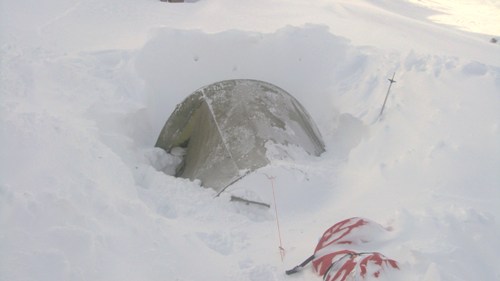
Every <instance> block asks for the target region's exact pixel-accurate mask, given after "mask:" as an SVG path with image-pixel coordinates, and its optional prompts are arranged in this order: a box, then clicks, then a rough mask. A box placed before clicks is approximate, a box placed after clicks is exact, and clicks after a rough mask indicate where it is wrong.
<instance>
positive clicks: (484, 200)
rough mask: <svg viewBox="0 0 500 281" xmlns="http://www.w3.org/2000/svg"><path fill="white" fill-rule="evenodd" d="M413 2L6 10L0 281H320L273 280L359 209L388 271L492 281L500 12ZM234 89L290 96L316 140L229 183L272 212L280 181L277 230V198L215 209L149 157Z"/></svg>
mask: <svg viewBox="0 0 500 281" xmlns="http://www.w3.org/2000/svg"><path fill="white" fill-rule="evenodd" d="M411 2H419V3H418V4H419V5H415V3H410V1H385V0H359V1H347V0H340V1H327V0H318V1H312V2H311V1H299V0H290V1H274V0H265V1H264V0H257V1H246V2H245V4H244V5H243V4H242V3H241V2H239V1H230V0H211V1H208V0H200V1H197V2H194V3H186V4H173V3H166V2H160V1H155V0H142V1H137V0H134V1H132V0H121V1H118V0H100V1H96V0H89V1H77V0H67V1H61V0H48V1H44V3H43V4H40V2H39V1H13V0H1V1H0V91H1V92H0V95H1V97H2V98H1V99H0V144H1V149H0V229H1V231H0V280H197V279H206V280H288V279H289V280H320V278H321V277H317V276H315V275H314V273H313V272H312V270H310V268H306V269H305V270H304V271H303V272H301V273H298V274H297V275H294V276H285V275H284V271H285V270H286V269H290V268H292V267H293V266H295V265H297V264H298V263H300V262H301V261H302V260H304V259H305V258H307V257H308V256H309V255H311V254H312V252H313V250H314V247H315V246H316V243H317V239H318V238H319V237H320V236H321V234H322V233H323V232H324V231H325V230H326V229H327V228H329V227H330V226H331V225H333V224H335V223H336V222H338V221H340V220H343V219H345V218H349V217H354V216H360V217H366V218H368V219H370V220H373V221H375V222H377V223H380V224H381V225H383V226H384V227H386V228H389V229H391V231H390V232H389V233H390V235H389V239H387V241H385V242H384V243H381V244H380V245H378V246H379V247H378V248H377V249H368V250H373V251H378V252H381V253H382V254H384V255H385V256H387V257H388V258H391V259H395V260H397V261H398V262H399V263H400V264H401V265H402V270H401V276H399V278H400V279H401V280H419V281H438V280H453V281H455V280H456V281H459V280H473V279H482V280H500V269H499V268H498V266H497V261H498V260H499V258H500V254H499V249H500V242H499V240H498V237H499V236H500V222H499V214H500V207H499V204H498V203H499V198H500V172H499V171H500V129H499V122H500V110H499V109H500V95H499V93H500V56H498V51H499V48H500V45H499V44H498V43H491V42H490V39H491V38H492V36H498V35H499V34H498V30H497V29H493V30H492V29H489V27H491V26H494V27H498V26H500V23H499V19H498V17H495V15H496V14H498V13H495V14H493V13H492V14H491V15H492V16H491V15H490V14H489V13H488V14H487V15H486V14H485V16H484V18H483V17H482V16H481V17H478V18H474V25H472V24H471V23H469V21H470V20H469V19H467V21H462V22H461V23H460V25H462V27H463V26H464V25H465V26H467V28H468V30H469V31H462V30H459V29H456V28H455V27H453V26H451V25H450V23H452V24H454V25H456V22H457V21H460V19H461V18H465V17H463V16H462V15H461V14H456V13H458V12H456V11H457V10H460V11H464V10H463V5H462V4H464V3H465V4H467V3H466V2H470V1H445V0H442V1H441V0H440V1H411ZM453 4H456V5H453ZM421 5H426V7H425V6H421ZM450 5H453V6H450ZM439 7H448V8H446V12H448V13H450V14H448V15H447V16H448V17H452V18H451V19H452V20H449V21H446V22H444V23H446V24H442V23H443V21H442V20H440V19H436V18H435V17H434V16H435V15H436V14H438V13H442V11H443V9H444V8H439ZM449 7H453V9H451V8H449ZM438 8H439V11H434V10H432V9H438ZM483 10H488V11H496V10H498V4H497V2H495V1H477V2H476V5H475V6H474V8H468V9H467V11H468V14H474V13H476V12H480V11H483ZM453 15H455V17H453ZM457 15H458V16H457ZM481 15H483V14H482V12H481ZM436 21H437V22H436ZM471 31H473V32H475V33H473V32H471ZM492 33H496V34H492ZM394 72H395V73H396V75H395V80H396V81H397V82H396V83H395V84H393V86H392V88H391V93H390V96H389V98H388V101H387V106H386V109H385V111H384V115H383V116H382V117H381V118H380V119H378V114H379V112H380V107H381V105H382V102H383V99H384V97H385V94H386V91H387V87H388V83H389V82H388V81H387V79H388V78H390V77H392V74H393V73H394ZM233 78H247V79H259V80H264V81H267V82H270V83H273V84H275V85H277V86H279V87H281V88H283V89H285V90H286V91H287V92H289V93H291V94H292V95H293V96H294V97H296V98H297V99H298V100H299V101H300V102H301V103H302V104H303V105H304V107H305V108H306V109H307V111H308V112H309V113H310V114H311V116H312V118H313V119H314V120H315V121H316V123H317V124H318V126H319V129H320V131H321V133H322V134H323V137H324V140H325V142H326V146H327V151H326V152H325V153H324V154H323V155H322V156H321V157H319V158H316V157H307V156H305V155H303V154H301V153H300V152H297V156H299V155H302V156H301V157H295V158H296V161H295V162H289V161H288V162H287V161H277V162H273V163H272V165H269V166H267V167H264V168H262V169H260V170H258V171H256V172H254V173H251V174H249V175H248V176H246V177H244V178H243V179H241V180H240V181H238V182H237V183H236V184H235V185H234V186H232V187H231V189H232V190H233V192H235V193H246V194H249V196H252V198H255V199H259V200H260V201H263V202H266V203H270V204H272V205H274V200H273V197H272V190H271V181H270V180H269V179H268V177H267V176H273V177H275V179H274V187H275V191H276V204H277V205H276V207H277V210H278V214H279V223H280V236H281V237H278V231H277V225H276V217H275V213H274V206H272V208H270V209H268V208H263V207H258V206H251V205H248V206H247V205H244V204H241V203H239V202H231V201H230V194H229V193H223V194H221V196H219V197H215V198H214V196H215V193H214V192H213V191H212V190H210V189H204V188H202V187H200V184H199V182H198V181H194V182H191V181H188V180H185V179H181V178H175V177H172V176H170V175H171V174H172V173H173V171H174V170H173V169H174V168H173V166H174V165H175V164H176V163H178V161H179V159H178V157H176V156H173V155H168V154H166V153H165V152H163V151H161V150H159V149H155V148H153V144H154V142H155V141H156V137H157V136H158V134H159V130H160V129H161V127H162V126H163V124H164V122H165V121H166V119H167V118H168V116H169V114H170V113H171V112H172V111H173V109H174V107H175V106H176V104H178V103H179V102H181V101H182V100H183V99H184V98H185V97H186V96H188V95H189V94H190V93H192V92H193V91H195V90H196V89H198V88H200V87H202V86H205V85H207V84H210V83H213V82H215V81H217V80H226V79H233ZM294 156H295V155H294ZM163 170H167V173H163V172H162V171H163ZM168 174H170V175H168ZM280 238H281V239H282V243H283V247H284V248H285V258H284V260H283V261H282V260H281V258H280V254H279V249H278V245H279V239H280ZM396 279H397V277H392V276H390V277H389V276H387V277H386V279H385V280H396ZM400 279H397V280H400Z"/></svg>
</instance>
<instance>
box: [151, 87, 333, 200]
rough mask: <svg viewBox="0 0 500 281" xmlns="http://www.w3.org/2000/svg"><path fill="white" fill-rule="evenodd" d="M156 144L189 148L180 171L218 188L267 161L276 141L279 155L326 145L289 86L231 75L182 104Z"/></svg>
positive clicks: (312, 151) (313, 151) (314, 150)
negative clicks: (293, 150)
mask: <svg viewBox="0 0 500 281" xmlns="http://www.w3.org/2000/svg"><path fill="white" fill-rule="evenodd" d="M156 146H157V147H160V148H162V149H164V150H166V151H167V152H170V151H171V150H172V149H174V148H176V147H182V148H184V149H185V155H184V160H183V163H182V164H181V165H179V167H178V169H177V174H176V176H179V177H184V178H189V179H199V180H201V182H202V184H203V186H205V187H211V188H213V189H215V190H216V191H217V192H218V193H220V192H222V191H223V190H224V189H225V188H226V187H227V186H229V185H231V184H232V183H233V182H235V181H237V180H238V179H240V178H241V177H242V176H244V175H245V174H247V173H248V172H251V171H254V170H255V169H258V168H260V167H263V166H265V165H267V164H268V163H269V162H270V160H271V159H270V153H267V150H268V149H269V148H270V147H271V146H273V147H274V148H276V149H273V151H275V152H276V151H280V153H273V155H274V156H273V157H287V158H289V157H290V155H289V153H287V150H288V149H289V148H290V147H291V146H298V147H301V148H303V149H304V150H305V151H306V152H308V153H309V154H311V155H316V156H318V155H320V154H321V153H322V152H323V151H324V144H323V140H322V139H321V135H320V133H319V131H318V129H317V127H316V125H315V124H314V123H313V121H312V119H311V117H310V116H309V114H308V113H307V112H306V110H305V109H304V107H303V106H302V105H301V104H300V103H299V102H298V101H297V100H296V99H295V98H294V97H292V96H291V95H290V94H288V93H287V92H285V91H284V90H283V89H281V88H279V87H277V86H275V85H272V84H269V83H266V82H262V81H257V80H227V81H222V82H217V83H214V84H211V85H209V86H206V87H203V88H201V89H199V90H197V91H195V92H194V93H193V94H191V95H190V96H189V97H187V98H186V99H185V100H184V101H183V102H182V103H181V104H179V105H177V107H176V108H175V110H174V112H173V113H172V115H171V116H170V118H169V119H168V120H167V122H166V124H165V126H164V127H163V129H162V131H161V133H160V135H159V137H158V140H157V142H156ZM276 154H281V156H276Z"/></svg>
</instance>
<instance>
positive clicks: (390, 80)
mask: <svg viewBox="0 0 500 281" xmlns="http://www.w3.org/2000/svg"><path fill="white" fill-rule="evenodd" d="M394 76H396V72H394V74H392V78H391V79H389V82H390V84H389V88H388V89H387V94H386V95H385V99H384V104H383V105H382V109H381V110H380V114H379V115H378V118H379V119H380V117H382V113H384V108H385V103H386V102H387V98H388V97H389V92H390V91H391V86H392V83H396V80H394Z"/></svg>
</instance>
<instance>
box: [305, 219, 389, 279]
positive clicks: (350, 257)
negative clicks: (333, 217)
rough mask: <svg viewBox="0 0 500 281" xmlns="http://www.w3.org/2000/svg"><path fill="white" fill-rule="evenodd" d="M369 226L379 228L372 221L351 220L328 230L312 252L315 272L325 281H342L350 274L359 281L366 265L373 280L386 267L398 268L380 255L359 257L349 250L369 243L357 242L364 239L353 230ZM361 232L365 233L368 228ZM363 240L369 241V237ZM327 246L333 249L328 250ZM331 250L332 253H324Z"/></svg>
mask: <svg viewBox="0 0 500 281" xmlns="http://www.w3.org/2000/svg"><path fill="white" fill-rule="evenodd" d="M369 224H371V225H370V226H377V227H378V226H379V225H378V224H376V223H374V222H372V221H369V220H366V219H363V218H357V217H354V218H350V219H346V220H343V221H341V222H338V223H336V224H335V225H333V226H332V227H330V228H329V229H327V230H326V231H325V233H323V236H322V237H321V239H320V241H319V242H318V245H317V246H316V249H315V250H314V254H315V256H316V257H315V259H314V260H313V261H312V264H313V267H314V269H315V271H316V273H317V274H318V275H321V276H324V280H325V281H345V280H347V277H348V276H350V275H354V276H356V277H358V278H359V280H361V279H364V278H366V275H367V274H368V268H369V265H370V266H371V269H372V270H374V271H372V272H370V274H371V275H372V276H373V277H376V278H378V277H379V276H380V273H381V272H382V271H383V270H384V269H385V268H388V269H399V266H398V263H397V262H396V261H395V260H391V259H388V258H386V257H385V256H384V255H382V254H380V253H377V252H373V253H364V254H363V253H362V254H358V253H356V252H354V251H352V250H350V249H349V246H353V245H358V248H359V245H360V244H363V243H366V242H368V241H364V240H360V239H359V238H360V237H363V236H359V232H358V234H356V231H359V230H360V228H361V227H363V226H365V225H369ZM364 231H365V233H366V231H367V229H364ZM363 238H366V239H369V237H368V238H367V237H363ZM334 245H335V246H334ZM329 246H332V247H331V248H327V247H329ZM330 249H331V250H332V251H331V252H329V253H328V252H326V251H328V250H330ZM366 250H370V249H366ZM325 252H326V254H325ZM373 265H376V266H377V267H373ZM356 280H358V279H356Z"/></svg>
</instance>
